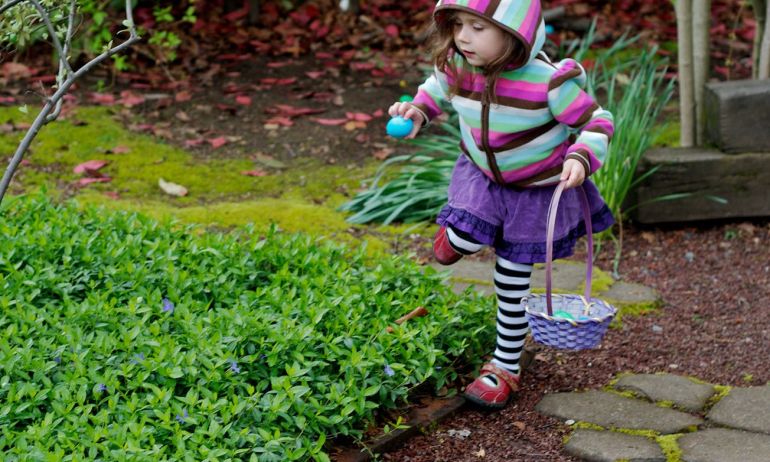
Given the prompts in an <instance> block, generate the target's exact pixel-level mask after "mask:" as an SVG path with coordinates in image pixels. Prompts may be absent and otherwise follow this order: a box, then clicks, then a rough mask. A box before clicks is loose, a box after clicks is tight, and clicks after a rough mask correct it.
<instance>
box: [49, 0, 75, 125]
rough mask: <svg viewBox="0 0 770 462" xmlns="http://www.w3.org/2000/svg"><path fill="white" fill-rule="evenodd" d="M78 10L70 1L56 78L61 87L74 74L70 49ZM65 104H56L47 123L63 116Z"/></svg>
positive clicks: (60, 102) (73, 0)
mask: <svg viewBox="0 0 770 462" xmlns="http://www.w3.org/2000/svg"><path fill="white" fill-rule="evenodd" d="M76 10H77V3H76V0H70V13H69V19H68V21H67V35H66V36H65V37H64V49H63V50H62V51H63V53H62V54H61V56H59V72H58V74H57V76H56V84H57V85H61V84H62V82H64V81H65V80H66V79H67V76H68V75H69V74H70V73H71V72H72V68H71V67H70V66H69V52H70V47H71V46H72V34H73V32H74V30H75V12H76ZM64 63H67V64H68V65H67V66H66V67H65V66H64ZM67 69H69V71H70V72H69V73H68V72H67ZM63 102H64V99H63V98H61V99H59V101H57V102H56V108H55V109H54V111H53V113H52V114H49V115H48V117H46V119H45V123H49V122H53V121H54V120H56V119H57V118H58V117H59V114H61V108H62V103H63Z"/></svg>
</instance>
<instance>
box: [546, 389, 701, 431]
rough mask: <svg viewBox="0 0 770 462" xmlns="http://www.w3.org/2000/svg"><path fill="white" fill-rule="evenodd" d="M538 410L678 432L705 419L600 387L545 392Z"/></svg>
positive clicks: (613, 424)
mask: <svg viewBox="0 0 770 462" xmlns="http://www.w3.org/2000/svg"><path fill="white" fill-rule="evenodd" d="M535 410H537V411H538V412H540V413H542V414H546V415H550V416H554V417H558V418H560V419H563V420H569V419H572V420H577V421H583V422H590V423H593V424H596V425H600V426H602V427H605V428H626V429H631V430H655V431H657V432H660V433H663V434H670V433H678V432H681V431H685V430H686V429H687V428H688V427H690V426H692V425H700V424H701V423H703V420H702V419H700V418H698V417H695V416H692V415H690V414H686V413H684V412H680V411H676V410H674V409H668V408H663V407H660V406H656V405H654V404H651V403H648V402H646V401H642V400H638V399H631V398H626V397H624V396H620V395H617V394H615V393H608V392H605V391H599V390H591V391H587V392H573V393H555V394H550V395H545V396H544V397H543V399H542V400H540V402H539V403H538V404H537V406H535Z"/></svg>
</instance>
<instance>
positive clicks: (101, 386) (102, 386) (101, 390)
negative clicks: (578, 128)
mask: <svg viewBox="0 0 770 462" xmlns="http://www.w3.org/2000/svg"><path fill="white" fill-rule="evenodd" d="M96 391H98V392H99V393H104V392H105V391H107V385H105V384H103V383H100V384H97V385H96Z"/></svg>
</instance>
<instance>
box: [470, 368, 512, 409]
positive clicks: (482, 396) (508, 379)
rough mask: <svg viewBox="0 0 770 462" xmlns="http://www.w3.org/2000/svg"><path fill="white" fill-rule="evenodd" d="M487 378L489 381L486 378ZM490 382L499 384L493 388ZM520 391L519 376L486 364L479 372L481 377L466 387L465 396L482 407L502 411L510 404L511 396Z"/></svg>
mask: <svg viewBox="0 0 770 462" xmlns="http://www.w3.org/2000/svg"><path fill="white" fill-rule="evenodd" d="M485 377H487V378H488V379H487V380H484V378H485ZM489 381H491V382H494V383H497V385H496V386H492V385H491V384H490V383H489ZM518 391H519V376H518V375H514V374H511V373H510V372H508V371H506V370H505V369H503V368H501V367H497V366H495V365H494V364H492V363H488V364H485V365H484V366H483V367H482V368H481V371H480V372H479V377H478V378H477V379H476V380H474V381H473V382H471V384H470V385H468V386H467V387H465V392H464V393H463V396H465V398H466V399H467V400H469V401H471V402H473V403H475V404H477V405H479V406H481V407H485V408H490V409H502V408H504V407H505V405H506V404H508V401H509V400H510V398H511V396H513V395H515V394H516V392H518Z"/></svg>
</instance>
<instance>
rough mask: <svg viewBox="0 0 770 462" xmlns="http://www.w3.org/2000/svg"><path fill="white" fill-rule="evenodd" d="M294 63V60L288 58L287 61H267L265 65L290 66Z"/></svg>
mask: <svg viewBox="0 0 770 462" xmlns="http://www.w3.org/2000/svg"><path fill="white" fill-rule="evenodd" d="M292 64H294V61H292V60H288V61H273V62H270V63H267V67H270V68H273V69H277V68H279V67H285V66H291V65H292Z"/></svg>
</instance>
